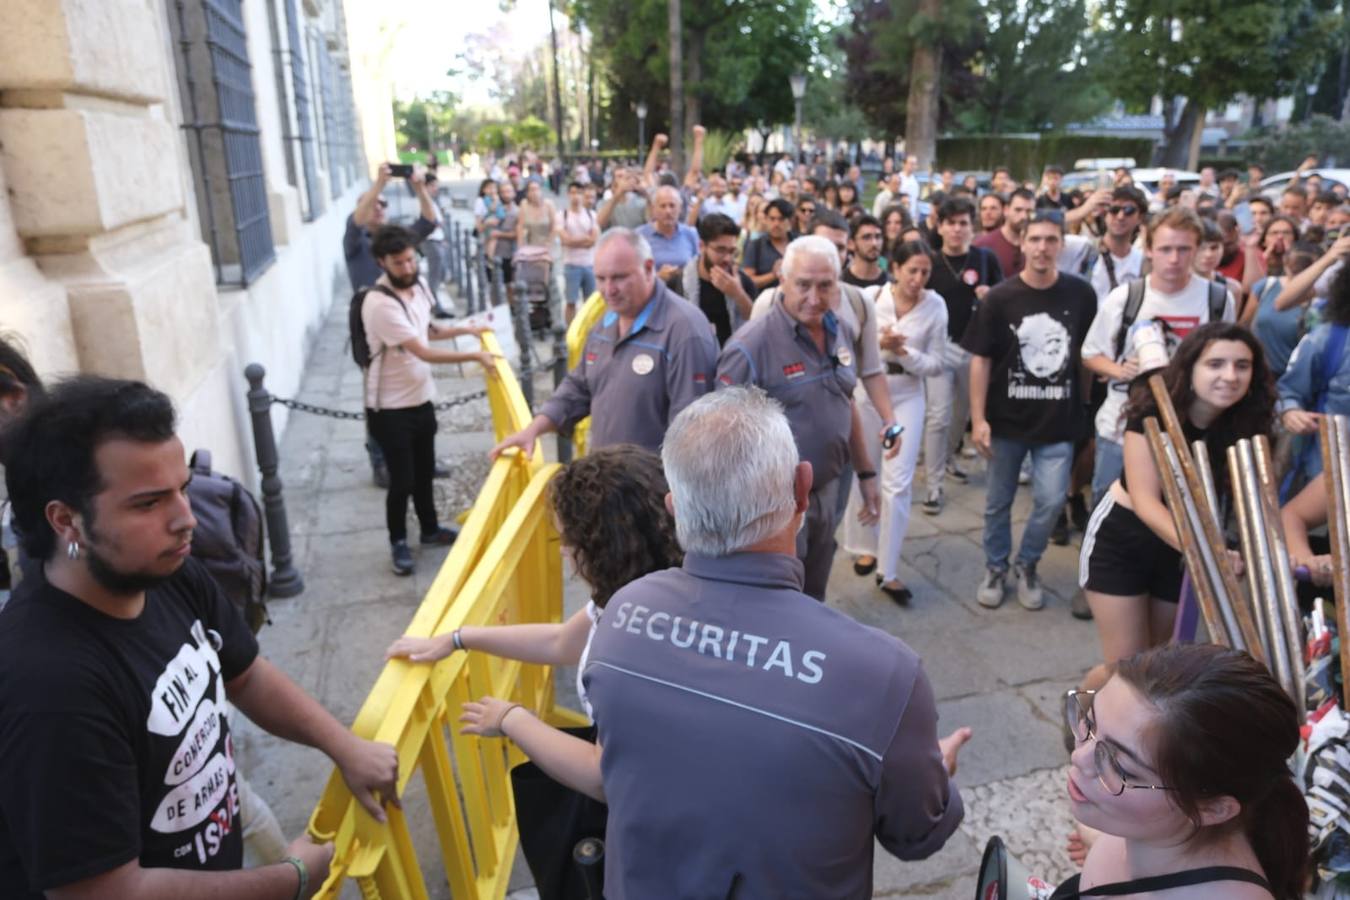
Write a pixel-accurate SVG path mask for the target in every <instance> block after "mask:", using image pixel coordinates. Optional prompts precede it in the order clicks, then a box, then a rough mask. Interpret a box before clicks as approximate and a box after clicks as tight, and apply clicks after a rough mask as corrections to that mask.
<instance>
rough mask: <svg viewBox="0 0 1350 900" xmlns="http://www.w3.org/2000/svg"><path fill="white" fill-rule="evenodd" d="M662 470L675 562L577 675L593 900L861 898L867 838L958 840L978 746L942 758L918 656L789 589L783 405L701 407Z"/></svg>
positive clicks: (897, 848) (794, 579)
mask: <svg viewBox="0 0 1350 900" xmlns="http://www.w3.org/2000/svg"><path fill="white" fill-rule="evenodd" d="M661 455H662V460H663V462H664V464H665V471H666V478H667V480H668V482H669V484H670V493H669V494H668V495H667V497H666V502H667V504H669V505H670V506H671V509H672V511H673V513H674V516H675V527H676V533H677V535H678V537H679V540H680V544H681V546H683V547H684V548H685V550H686V556H685V559H684V565H683V566H682V567H680V568H675V569H668V570H666V571H663V572H658V573H654V574H652V575H648V576H645V577H643V578H640V579H638V580H637V581H635V582H633V583H632V584H630V585H628V586H627V587H625V588H623V589H621V590H620V591H619V592H617V593H616V594H615V595H614V597H613V598H612V599H611V600H610V603H609V604H608V606H607V607H606V613H605V617H604V619H603V620H602V621H601V623H600V626H599V627H598V628H597V629H596V632H595V637H594V640H593V642H592V644H591V651H590V654H589V657H588V661H587V664H586V667H585V670H584V673H583V678H584V679H585V682H586V685H587V691H588V694H589V696H590V698H591V700H592V703H593V709H594V713H595V721H596V725H597V726H598V728H599V735H598V740H599V744H600V746H602V747H603V748H604V750H603V753H598V752H597V755H599V757H600V772H601V776H602V786H603V794H604V797H605V798H606V801H607V802H608V804H609V824H608V827H607V828H606V832H605V843H606V862H607V866H606V871H605V896H606V897H609V898H611V900H624V898H635V897H658V896H660V897H723V896H736V897H742V896H744V897H787V896H794V897H840V898H863V897H870V896H871V895H872V855H873V848H874V846H875V843H874V841H880V842H881V845H882V846H883V847H884V848H885V849H886V850H887V851H888V852H890V853H892V854H894V855H895V856H897V857H899V858H901V859H923V858H925V857H927V856H930V855H931V854H933V853H935V852H937V850H938V849H940V848H941V847H942V845H943V844H944V843H945V842H946V840H947V839H948V837H950V836H951V834H952V833H953V832H954V831H955V830H956V827H957V825H958V824H959V823H960V821H961V817H962V814H963V807H962V803H961V796H960V794H959V793H958V792H957V790H956V788H955V786H954V785H953V784H952V782H951V781H950V775H951V774H952V773H953V772H954V771H955V767H956V754H957V750H958V749H959V748H960V746H961V744H962V743H964V742H965V741H966V740H967V739H968V738H969V736H970V732H969V730H968V729H959V730H958V731H957V732H956V733H954V734H952V735H951V736H949V737H948V738H946V739H944V740H943V741H942V742H941V743H940V742H939V740H938V732H937V711H936V707H935V704H934V698H933V690H932V687H931V685H930V684H929V682H928V678H927V676H926V675H925V674H924V671H923V669H922V667H921V665H920V662H919V657H918V655H917V654H915V652H914V651H913V650H911V649H910V648H909V647H908V646H906V645H905V644H904V643H903V642H901V641H900V640H899V639H898V638H895V637H892V636H891V635H889V634H886V633H884V632H882V631H880V630H878V629H875V628H870V627H868V626H865V625H862V624H860V623H858V622H856V621H854V620H853V619H852V618H850V617H849V616H846V615H843V614H841V613H839V612H838V611H837V610H832V609H829V608H828V607H825V606H823V605H821V604H818V603H813V602H811V600H810V599H808V597H807V596H806V595H805V594H804V593H803V592H802V580H803V574H804V572H803V568H802V564H801V562H800V561H799V560H798V559H796V558H795V556H794V550H795V546H796V534H797V529H798V527H799V526H800V525H801V522H802V520H803V518H804V517H805V516H807V515H808V509H809V507H810V506H811V504H812V503H813V499H812V482H811V479H812V468H811V466H810V465H808V464H807V463H805V462H801V461H799V460H798V456H797V448H796V445H795V442H794V434H793V432H792V429H791V428H790V427H789V420H788V417H787V416H785V415H784V413H783V410H782V407H781V406H780V405H779V404H778V403H777V402H775V401H773V400H772V399H770V398H769V397H768V396H766V395H765V394H764V393H763V392H761V391H759V390H756V389H753V388H752V389H745V388H735V389H729V390H720V391H718V392H717V393H715V394H711V395H709V396H707V397H704V398H702V399H700V400H698V401H696V402H695V403H693V404H692V405H691V406H690V407H689V408H688V409H686V410H685V411H684V412H683V413H682V414H681V415H680V416H679V417H677V418H676V420H675V421H674V422H673V423H672V424H671V427H670V430H669V431H668V432H667V434H666V443H665V446H664V447H663V448H662V454H661ZM516 718H520V719H521V720H522V721H521V722H520V723H516V722H515V721H514V720H515V719H516ZM527 718H528V717H527V716H524V715H521V714H519V713H518V712H517V713H515V714H513V715H511V716H509V717H508V718H507V719H506V723H505V724H506V728H507V730H508V731H511V733H512V734H513V735H514V734H515V733H516V731H515V730H514V727H513V726H516V725H517V724H519V726H521V730H523V731H526V732H527V735H528V729H527V728H526V727H525V726H527V725H532V724H533V723H532V722H528V721H526V720H527ZM689 847H697V848H698V850H697V852H695V853H689V852H688V848H689Z"/></svg>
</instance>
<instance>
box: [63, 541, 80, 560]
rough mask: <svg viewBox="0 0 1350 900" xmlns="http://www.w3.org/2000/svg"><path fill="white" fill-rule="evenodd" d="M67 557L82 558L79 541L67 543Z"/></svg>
mask: <svg viewBox="0 0 1350 900" xmlns="http://www.w3.org/2000/svg"><path fill="white" fill-rule="evenodd" d="M66 558H67V559H70V560H76V559H79V558H80V542H79V541H71V542H70V543H69V544H66Z"/></svg>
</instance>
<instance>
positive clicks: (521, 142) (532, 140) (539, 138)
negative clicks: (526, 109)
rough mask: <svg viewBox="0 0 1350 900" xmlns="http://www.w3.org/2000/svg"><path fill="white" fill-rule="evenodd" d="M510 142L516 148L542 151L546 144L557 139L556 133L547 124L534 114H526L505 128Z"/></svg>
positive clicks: (546, 146)
mask: <svg viewBox="0 0 1350 900" xmlns="http://www.w3.org/2000/svg"><path fill="white" fill-rule="evenodd" d="M507 132H508V134H510V136H511V143H513V144H515V145H516V147H517V149H520V150H525V149H530V150H537V151H539V152H541V153H542V152H544V151H545V150H547V149H548V145H549V144H551V143H553V142H554V141H555V140H557V134H556V132H554V130H553V129H552V128H549V127H548V124H547V123H546V122H544V121H543V120H541V119H539V118H538V117H536V116H526V117H525V118H524V119H521V120H520V121H519V122H516V123H515V124H514V125H511V126H509V127H508V128H507Z"/></svg>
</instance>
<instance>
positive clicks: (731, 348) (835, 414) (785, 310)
mask: <svg viewBox="0 0 1350 900" xmlns="http://www.w3.org/2000/svg"><path fill="white" fill-rule="evenodd" d="M782 271H783V281H782V291H781V292H780V293H779V294H778V295H777V296H775V298H774V300H773V308H772V309H771V310H770V311H769V312H768V313H767V314H766V315H764V316H763V317H761V318H758V319H753V320H751V322H750V323H749V324H748V325H746V326H745V327H744V328H742V329H741V330H739V331H737V332H736V333H735V334H733V335H732V336H731V340H729V341H728V342H727V344H726V346H725V347H723V348H722V355H721V357H719V359H718V361H717V382H718V387H722V386H727V385H738V384H754V385H756V386H758V387H761V388H763V389H764V390H765V391H767V392H768V394H769V395H770V396H771V397H773V398H775V399H776V400H778V401H779V402H781V403H782V404H783V407H784V409H785V410H786V412H787V417H788V422H789V423H791V426H792V434H793V437H794V438H795V439H796V441H797V449H798V451H799V452H800V454H801V457H802V459H803V460H804V461H805V462H808V463H810V465H811V469H812V471H813V473H814V475H813V484H814V486H813V487H812V490H811V497H810V504H809V508H808V509H807V512H806V525H805V527H804V528H803V529H802V531H801V534H799V535H798V538H797V555H798V556H800V557H801V559H802V562H803V563H804V564H805V566H806V588H805V590H806V593H808V594H810V595H811V596H812V597H815V598H816V599H817V600H824V599H825V585H826V583H827V582H828V581H829V578H830V566H831V564H832V563H833V562H834V549H835V543H834V531H835V526H836V524H838V518H839V505H838V492H839V475H840V473H841V472H842V471H843V469H844V467H845V466H846V465H848V464H849V462H850V461H851V462H852V464H853V467H854V471H855V473H856V475H857V478H858V487H859V490H860V491H861V493H862V497H863V509H862V510H861V516H862V518H863V520H864V521H866V522H868V523H869V524H870V523H871V522H875V521H876V520H877V517H878V516H879V515H880V495H879V493H878V491H877V483H876V474H877V473H876V468H875V462H874V461H873V460H872V459H871V456H870V454H869V452H868V440H867V438H866V437H865V435H864V432H863V426H862V422H861V419H860V418H859V416H858V410H857V408H856V407H855V406H854V405H853V388H854V386H855V385H856V384H857V381H858V368H857V360H856V359H855V357H854V354H853V350H852V349H851V347H852V346H853V334H852V331H851V330H850V329H849V326H848V325H846V324H845V323H843V322H841V321H840V320H839V319H838V318H837V317H836V315H835V313H834V309H835V308H837V307H838V305H839V273H840V265H839V253H838V250H837V249H836V248H835V246H834V245H833V244H832V243H830V242H829V241H828V240H826V239H825V238H823V237H819V236H816V235H810V236H807V237H800V238H797V240H795V241H793V242H792V243H791V244H789V245H788V248H787V253H786V254H785V255H784V257H783V269H782Z"/></svg>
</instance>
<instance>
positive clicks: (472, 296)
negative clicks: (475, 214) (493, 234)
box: [464, 234, 483, 315]
mask: <svg viewBox="0 0 1350 900" xmlns="http://www.w3.org/2000/svg"><path fill="white" fill-rule="evenodd" d="M476 243H479V242H477V241H475V240H474V239H473V238H472V236H470V235H467V234H466V235H465V236H464V248H465V253H464V255H465V257H467V258H468V259H472V260H473V261H474V265H473V266H472V268H473V270H474V271H473V272H471V274H470V275H469V276H468V277H466V278H465V279H464V288H465V290H464V296H465V302H466V303H468V304H469V307H468V308H469V315H473V314H474V313H476V312H478V291H477V290H476V288H475V285H476V286H477V287H482V286H483V272H482V268H481V266H482V263H483V252H482V248H481V244H480V246H479V247H475V246H474V244H476Z"/></svg>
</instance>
